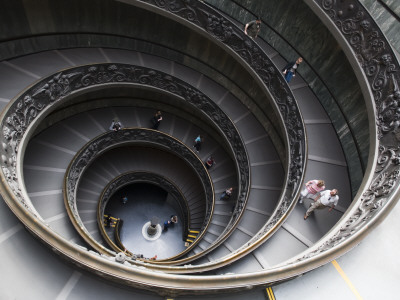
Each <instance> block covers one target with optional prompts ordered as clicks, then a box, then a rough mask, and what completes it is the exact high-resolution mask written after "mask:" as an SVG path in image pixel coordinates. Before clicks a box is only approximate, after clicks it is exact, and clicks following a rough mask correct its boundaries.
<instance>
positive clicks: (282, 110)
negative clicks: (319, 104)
mask: <svg viewBox="0 0 400 300" xmlns="http://www.w3.org/2000/svg"><path fill="white" fill-rule="evenodd" d="M119 1H120V2H125V3H129V4H132V5H136V6H140V7H142V8H144V9H148V10H151V11H156V12H160V13H162V14H164V15H166V16H167V17H169V18H172V19H174V20H176V21H178V22H181V23H184V24H187V23H190V24H191V25H193V26H195V27H193V28H194V30H198V31H199V32H200V33H202V34H205V35H206V36H209V35H211V36H212V37H213V38H214V39H216V40H217V41H218V42H220V43H221V46H222V47H224V49H225V50H226V51H227V52H230V53H231V54H232V55H233V56H237V58H238V60H237V61H238V63H244V64H245V66H246V67H250V68H251V71H252V72H254V77H255V80H256V81H257V82H258V83H259V84H260V86H261V87H262V88H263V89H264V91H265V93H266V94H267V95H269V98H270V99H271V101H272V103H273V104H275V108H276V114H277V115H278V116H280V120H281V121H282V123H283V128H284V132H285V134H286V136H285V143H286V146H287V149H286V150H287V163H288V170H287V172H286V179H285V182H284V185H283V188H282V194H281V197H280V200H279V201H278V204H277V206H276V208H275V210H274V211H273V213H272V214H271V217H270V218H269V220H268V221H267V222H266V224H265V225H264V226H263V227H262V228H261V229H260V230H259V231H258V233H257V234H256V235H255V237H254V238H252V239H251V242H249V243H246V245H244V247H243V248H241V250H240V251H235V253H232V254H231V255H229V257H226V258H224V259H223V260H219V262H217V261H215V262H213V263H214V264H216V265H217V264H219V263H221V264H224V263H226V261H230V262H232V259H239V258H240V257H242V256H243V255H245V253H247V252H249V251H252V250H254V249H255V247H258V246H259V245H261V244H262V243H263V242H264V241H265V240H266V239H268V238H269V237H270V236H271V235H272V234H273V233H274V232H275V231H276V230H277V229H278V228H279V226H280V225H281V224H282V223H283V222H284V220H285V219H286V218H287V216H288V215H289V213H290V212H291V210H292V209H293V208H294V204H295V203H296V199H297V195H298V193H299V189H300V187H301V183H302V181H303V177H304V169H305V164H306V156H307V153H306V152H307V147H306V143H305V128H304V124H303V119H302V117H301V114H300V112H299V109H298V106H297V103H296V101H295V100H294V96H293V94H292V92H291V90H290V88H289V86H288V85H287V83H286V81H285V80H284V78H283V76H282V75H281V72H280V71H279V70H277V68H276V67H275V65H274V63H273V62H272V61H271V60H270V59H269V58H268V56H267V55H266V54H265V53H264V52H263V50H262V49H261V48H260V47H259V46H258V45H257V44H256V43H255V42H254V41H253V40H252V39H251V38H250V37H248V36H247V35H246V34H244V32H243V30H242V29H241V28H238V27H237V26H235V25H234V24H233V23H232V22H231V21H229V20H227V19H226V18H225V17H223V16H222V15H221V14H219V13H218V12H217V11H215V10H214V9H213V8H211V7H209V6H208V5H206V4H204V3H202V2H200V1H186V0H170V1H157V0H142V1H135V0H119ZM242 192H243V190H242ZM241 198H242V195H241V194H240V191H239V199H241ZM243 203H244V202H241V201H238V203H237V205H236V207H235V209H234V213H233V217H232V219H233V220H234V219H235V218H236V219H237V220H239V219H240V218H241V216H242V214H243V211H244V206H243ZM236 224H237V221H236V222H232V221H231V222H230V223H229V224H228V226H227V227H226V228H225V230H224V231H223V233H222V234H221V235H220V237H219V238H217V239H216V240H215V241H214V242H213V244H211V245H210V246H209V247H208V248H207V249H206V250H205V251H203V252H202V254H204V253H208V252H211V251H212V250H213V249H216V248H217V247H218V246H219V245H220V244H221V243H222V242H223V241H224V240H225V238H226V237H227V236H228V235H229V234H230V233H231V232H232V231H233V229H234V228H235V226H236ZM194 257H196V256H194ZM194 257H191V258H188V259H184V260H180V261H178V262H179V263H187V262H189V261H191V260H192V259H193V258H194ZM208 265H209V267H208V268H207V269H209V268H211V265H212V264H208ZM193 268H197V267H193ZM199 268H201V267H199Z"/></svg>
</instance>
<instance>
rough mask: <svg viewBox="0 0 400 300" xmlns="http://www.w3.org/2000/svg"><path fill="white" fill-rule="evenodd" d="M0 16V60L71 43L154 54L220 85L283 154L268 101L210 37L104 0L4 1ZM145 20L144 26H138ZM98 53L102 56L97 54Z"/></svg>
mask: <svg viewBox="0 0 400 300" xmlns="http://www.w3.org/2000/svg"><path fill="white" fill-rule="evenodd" d="M7 11H8V12H10V13H8V12H7ZM0 17H1V18H2V19H3V20H6V22H7V21H9V24H12V27H13V29H12V30H7V29H6V28H4V29H0V37H1V39H0V59H7V58H11V57H17V56H22V55H26V54H30V53H36V52H40V51H44V50H50V49H63V48H74V47H108V48H118V49H129V50H135V51H140V52H143V53H151V54H154V55H159V56H162V57H165V58H166V59H168V60H172V61H175V62H177V63H180V64H183V65H186V66H188V67H191V68H193V69H196V70H198V71H199V72H201V73H203V74H205V75H206V76H209V77H212V78H213V80H214V81H216V82H218V83H219V84H221V85H223V86H224V87H225V88H226V89H228V90H229V91H230V92H231V93H232V94H234V95H235V96H236V97H237V98H238V99H240V100H241V101H242V102H243V103H244V104H245V105H246V106H247V107H249V109H251V110H252V111H253V113H254V114H255V116H256V117H257V118H258V119H259V121H260V123H261V124H263V126H264V127H265V128H266V129H267V131H268V133H269V134H270V136H271V138H272V140H273V142H274V144H275V146H276V148H277V149H281V151H279V153H283V152H284V146H283V144H284V139H282V138H281V136H282V132H283V131H282V129H281V127H280V125H279V124H280V121H279V119H278V118H276V116H275V114H274V113H272V112H273V111H274V107H273V106H271V104H270V100H271V99H268V101H266V95H265V93H264V92H263V91H262V89H261V88H260V87H259V85H258V84H257V83H256V82H255V80H254V78H253V77H252V76H250V75H249V73H248V72H247V71H246V70H245V68H244V67H243V66H241V65H240V64H238V63H237V61H235V59H234V58H233V57H232V56H231V55H227V53H226V52H225V51H224V49H222V48H221V47H218V46H217V45H216V44H215V43H214V41H211V40H210V37H204V36H201V35H200V34H198V33H196V32H195V31H193V30H190V29H189V28H188V27H186V26H182V25H181V24H179V23H177V22H174V21H172V20H170V19H168V18H165V17H163V16H161V15H158V14H155V13H152V12H150V11H147V10H144V9H141V8H139V7H136V6H131V5H127V4H124V3H119V2H117V1H110V0H107V1H99V0H89V1H84V2H82V1H78V0H72V1H54V2H46V3H43V6H41V8H40V9H39V10H38V9H32V7H31V4H30V3H29V2H26V1H16V2H13V3H7V4H6V7H5V9H4V10H2V11H1V12H0ZM15 20H18V22H15ZM148 20H152V21H151V23H149V22H148ZM147 23H149V26H143V24H147ZM177 32H179V37H180V38H179V39H177V38H176V33H177ZM99 57H100V59H102V60H103V59H104V57H103V56H102V55H101V53H99ZM221 58H223V59H221ZM138 63H140V57H139V58H138ZM239 82H240V84H237V83H239ZM284 159H285V157H284V156H282V157H281V160H284Z"/></svg>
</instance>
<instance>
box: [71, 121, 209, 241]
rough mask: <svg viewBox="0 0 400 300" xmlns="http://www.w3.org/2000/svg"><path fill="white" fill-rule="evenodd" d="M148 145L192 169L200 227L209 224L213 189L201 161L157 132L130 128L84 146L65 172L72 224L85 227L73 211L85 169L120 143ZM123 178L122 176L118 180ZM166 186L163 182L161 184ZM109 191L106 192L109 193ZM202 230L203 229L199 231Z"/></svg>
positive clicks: (77, 214) (176, 142)
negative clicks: (200, 203) (200, 198)
mask: <svg viewBox="0 0 400 300" xmlns="http://www.w3.org/2000/svg"><path fill="white" fill-rule="evenodd" d="M133 143H135V144H138V143H139V144H151V145H156V146H158V147H160V148H161V149H166V150H168V151H170V152H172V153H176V154H177V155H179V157H181V158H182V159H183V160H185V161H186V162H187V163H188V164H189V165H190V166H191V167H192V168H193V169H194V170H196V172H197V174H198V176H199V178H200V180H201V183H202V185H203V189H204V192H205V204H206V214H205V219H204V224H203V227H205V226H206V224H207V223H208V222H209V219H210V217H211V212H212V208H213V205H214V203H213V199H214V190H213V188H212V184H211V182H210V177H209V176H208V173H207V171H206V169H205V167H204V164H203V162H202V161H201V160H200V159H199V158H198V157H197V156H196V155H195V154H194V153H193V152H192V151H190V150H189V149H188V148H187V147H186V146H185V145H184V144H182V143H181V142H179V141H177V140H176V139H174V138H172V137H170V136H168V135H165V134H164V133H161V132H159V131H154V130H149V129H143V128H132V129H123V130H119V131H117V132H113V131H112V132H109V133H105V134H102V135H100V136H99V137H97V138H95V139H94V140H92V141H91V142H90V143H89V144H88V145H86V146H85V147H84V148H83V149H82V150H81V151H80V152H79V153H78V154H77V155H76V156H75V157H74V159H73V160H72V162H71V165H70V167H69V168H68V172H67V174H66V187H65V189H66V195H67V202H68V206H69V208H70V211H71V213H72V215H73V218H74V220H72V221H74V222H75V223H76V224H77V225H79V226H80V227H81V228H84V227H85V225H84V224H83V222H82V221H81V219H80V217H79V212H78V210H77V208H76V193H77V189H78V185H79V181H80V178H81V176H82V174H83V172H84V171H85V169H86V167H87V166H89V165H90V164H91V163H92V162H93V161H94V160H95V159H96V158H97V157H98V156H99V155H100V154H101V153H103V152H104V151H106V150H107V149H110V148H112V147H116V146H118V145H122V144H133ZM121 178H124V179H126V177H123V176H122V177H121ZM165 183H166V182H165ZM109 191H110V190H109ZM202 229H203V228H202ZM83 230H84V231H85V232H86V234H87V235H90V234H89V232H88V231H87V230H86V229H83Z"/></svg>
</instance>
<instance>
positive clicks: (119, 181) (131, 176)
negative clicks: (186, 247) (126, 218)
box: [100, 171, 190, 236]
mask: <svg viewBox="0 0 400 300" xmlns="http://www.w3.org/2000/svg"><path fill="white" fill-rule="evenodd" d="M135 182H151V183H153V184H155V185H158V186H160V187H162V188H163V189H164V190H165V191H166V192H168V194H169V195H170V196H171V197H172V198H173V199H174V200H175V201H176V202H177V203H178V205H179V208H180V210H181V216H180V217H181V219H182V221H181V222H182V224H183V234H184V235H185V236H186V233H187V232H188V228H189V215H190V212H189V207H188V204H187V201H186V200H185V199H184V196H183V195H182V194H181V192H180V190H179V189H178V187H177V186H175V184H174V183H172V182H171V181H169V180H168V179H167V178H165V177H163V176H161V175H158V174H155V173H149V172H139V171H138V172H129V173H126V174H123V175H121V176H118V177H117V178H115V179H114V180H112V181H111V182H110V183H109V184H108V185H107V186H106V188H105V189H104V191H103V193H102V198H101V199H100V215H101V216H102V215H104V209H105V207H106V205H107V203H108V201H109V200H110V198H111V197H112V195H114V194H115V192H116V191H117V190H119V189H121V188H122V187H124V186H126V185H129V184H132V183H135Z"/></svg>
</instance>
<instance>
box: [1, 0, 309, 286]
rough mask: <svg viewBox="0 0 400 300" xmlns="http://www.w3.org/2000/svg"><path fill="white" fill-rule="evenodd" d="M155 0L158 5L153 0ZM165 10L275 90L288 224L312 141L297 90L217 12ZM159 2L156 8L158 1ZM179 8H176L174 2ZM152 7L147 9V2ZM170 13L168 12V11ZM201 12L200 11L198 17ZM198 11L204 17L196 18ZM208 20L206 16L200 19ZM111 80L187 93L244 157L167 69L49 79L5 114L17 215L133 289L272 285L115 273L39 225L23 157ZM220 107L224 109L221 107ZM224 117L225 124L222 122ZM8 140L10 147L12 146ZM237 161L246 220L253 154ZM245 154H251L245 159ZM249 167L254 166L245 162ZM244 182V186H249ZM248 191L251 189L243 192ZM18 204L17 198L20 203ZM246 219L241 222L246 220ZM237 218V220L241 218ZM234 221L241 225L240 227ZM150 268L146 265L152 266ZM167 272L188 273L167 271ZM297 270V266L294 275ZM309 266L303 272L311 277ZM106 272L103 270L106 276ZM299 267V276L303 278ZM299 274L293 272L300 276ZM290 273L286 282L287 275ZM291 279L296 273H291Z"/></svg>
mask: <svg viewBox="0 0 400 300" xmlns="http://www.w3.org/2000/svg"><path fill="white" fill-rule="evenodd" d="M152 2H154V1H152ZM157 2H159V4H160V5H165V4H167V5H169V6H168V7H167V8H168V9H167V10H170V11H172V12H173V13H174V14H176V16H177V18H179V19H180V20H181V21H182V22H187V21H189V22H191V23H192V24H193V25H194V26H197V27H198V28H199V29H201V28H203V30H204V32H205V34H207V35H211V36H212V37H213V38H215V39H216V40H217V41H218V42H219V43H221V45H224V47H226V48H225V49H226V50H227V51H228V52H230V53H231V54H234V53H236V54H237V55H238V61H245V62H246V63H247V66H251V67H252V69H253V71H254V74H255V76H256V77H255V78H256V79H257V81H258V82H259V83H260V85H261V86H262V87H263V88H265V90H266V92H267V93H270V94H271V95H272V97H273V98H274V99H275V101H276V103H275V104H276V107H277V111H279V112H280V116H281V117H282V120H283V123H284V124H285V125H286V128H287V130H288V131H287V136H286V143H287V148H288V163H289V170H288V175H287V178H286V181H285V191H284V195H283V196H282V198H281V201H280V203H279V206H278V207H279V209H277V210H276V211H275V212H274V215H273V217H272V218H271V220H274V222H275V221H276V220H282V219H284V218H285V217H286V215H287V213H288V212H289V211H290V209H291V207H293V204H294V201H295V196H296V194H297V191H298V188H299V186H300V184H301V181H302V178H303V167H304V162H305V155H306V154H305V143H304V129H303V124H302V121H301V117H300V115H299V112H298V110H297V106H296V104H295V102H294V98H293V96H292V94H291V93H290V90H289V88H288V86H287V85H286V83H285V82H284V81H283V78H282V77H281V76H278V74H279V70H276V69H275V68H274V67H273V64H272V63H271V62H270V60H269V59H268V58H267V57H266V56H265V55H264V54H263V53H262V51H260V49H259V48H258V46H257V45H256V44H255V43H253V42H251V40H250V39H249V38H247V37H246V36H245V35H244V34H243V33H242V32H241V31H240V30H239V29H238V28H235V27H234V26H233V25H232V24H231V23H230V22H229V21H227V20H226V19H224V18H223V17H222V16H221V15H219V14H217V13H215V12H214V11H212V10H211V9H210V8H208V7H207V6H205V5H204V4H202V3H200V2H198V1H157ZM153 4H154V3H153ZM171 4H173V5H171ZM145 5H147V4H145ZM162 9H164V8H162ZM193 13H194V14H193ZM196 13H197V15H196ZM199 16H200V18H198V17H199ZM104 83H108V84H111V83H118V84H122V83H138V84H144V85H149V86H154V87H157V88H159V89H161V90H164V91H167V92H171V93H174V94H177V95H179V96H180V97H182V98H183V99H185V100H186V101H188V102H189V103H190V104H192V105H194V106H196V107H198V108H199V109H200V110H201V111H202V112H204V113H205V114H209V116H210V118H211V119H212V120H213V122H215V123H216V124H217V125H218V126H220V128H221V131H222V132H223V133H224V136H225V137H229V139H230V140H231V145H232V148H233V150H232V152H233V153H234V154H237V153H236V151H237V150H236V149H235V146H236V145H237V144H241V139H240V137H239V136H238V135H236V133H232V134H231V132H230V129H231V125H230V123H229V122H228V120H227V117H226V116H224V115H222V116H221V115H220V114H219V111H218V110H217V112H215V106H216V105H215V106H213V104H211V101H208V99H207V97H205V96H204V95H202V94H201V93H200V92H198V91H195V90H193V89H192V88H187V85H184V83H182V85H183V86H182V85H181V83H179V84H176V83H175V82H172V80H171V77H170V76H167V75H165V74H162V73H161V72H157V71H154V70H150V71H149V70H148V69H146V68H142V67H132V66H127V65H100V66H92V67H87V69H86V67H80V68H75V69H72V70H69V71H65V72H61V73H59V74H57V75H55V76H54V77H52V78H48V79H47V80H44V81H42V82H40V83H39V84H37V85H35V86H34V87H33V88H32V89H30V90H29V91H27V92H25V93H23V94H22V95H21V96H20V97H19V98H18V99H16V101H14V102H13V103H12V104H11V105H10V106H9V107H8V110H7V111H5V112H4V113H3V118H2V129H3V137H2V140H3V147H2V149H1V155H2V161H3V164H4V165H3V166H2V170H3V173H2V174H1V175H2V179H3V182H6V183H7V184H6V185H4V186H2V190H3V195H4V197H5V198H6V200H7V202H8V203H9V204H10V206H12V208H13V210H14V211H18V213H17V215H18V216H19V217H20V218H21V220H22V221H23V222H24V223H25V224H26V225H27V226H28V227H29V228H31V229H33V231H34V232H35V233H36V234H37V235H38V236H39V237H40V238H41V239H43V240H44V241H45V242H46V243H49V244H50V245H51V246H52V247H54V250H55V251H58V252H60V253H63V254H64V255H65V256H66V257H68V258H71V260H73V261H74V262H75V263H76V264H80V265H82V266H85V267H86V268H87V269H92V270H96V271H97V272H99V270H101V271H103V272H102V273H101V274H102V275H103V276H105V277H108V276H109V277H111V278H114V276H115V277H118V278H119V279H120V281H121V282H125V283H126V284H131V285H132V284H135V285H137V286H141V287H145V288H152V289H157V290H158V291H160V292H162V290H163V289H171V290H173V291H178V290H187V289H195V290H206V289H213V290H214V291H215V290H218V289H227V288H226V284H227V282H228V281H229V288H231V289H239V288H245V287H247V286H248V285H257V284H264V283H266V282H268V281H269V277H268V276H267V275H268V271H265V272H259V273H256V274H245V275H243V276H241V275H224V276H223V278H221V277H218V276H210V277H206V278H205V277H202V278H201V279H198V280H195V278H196V277H194V276H181V277H177V276H173V275H168V274H163V273H158V272H157V273H155V272H149V271H147V270H143V269H140V270H139V269H137V268H132V267H130V266H125V265H121V266H120V267H119V268H115V263H114V262H111V261H109V260H107V259H103V258H102V257H100V256H99V255H97V254H95V253H92V252H88V251H86V250H84V249H81V248H78V247H77V246H74V245H71V244H70V243H68V242H67V241H65V240H64V239H62V238H60V237H58V236H57V235H56V234H55V233H54V232H53V231H51V230H49V228H47V227H46V225H45V224H44V223H43V222H37V219H35V218H32V216H36V217H37V218H38V219H40V217H39V216H37V215H36V212H35V211H34V208H33V206H32V205H31V203H30V201H29V198H28V196H27V194H26V191H25V190H24V189H23V187H22V186H23V184H22V179H21V174H22V172H21V168H22V167H21V164H20V162H21V161H22V160H21V158H22V157H21V156H23V152H24V147H25V145H26V142H27V140H28V139H29V137H30V134H31V129H34V127H35V126H36V123H38V122H40V120H41V119H43V118H44V117H45V115H46V114H47V113H49V112H50V111H51V109H50V108H51V107H52V106H56V104H57V102H62V101H60V100H63V99H64V98H67V97H68V96H69V95H71V94H72V93H74V92H78V91H79V90H83V89H86V88H89V87H93V86H96V85H102V84H104ZM217 108H218V107H217ZM221 117H222V121H221ZM7 143H8V144H7ZM240 154H241V155H239V156H236V155H235V157H236V159H238V158H239V159H240V160H239V161H238V165H239V168H238V170H239V172H238V173H239V174H240V185H241V187H240V189H239V191H240V193H239V201H238V204H237V207H236V213H235V216H237V215H238V213H237V209H238V208H242V207H243V206H244V205H245V199H247V195H246V193H247V192H246V191H247V190H248V189H247V188H248V183H247V186H245V185H246V184H243V182H245V180H243V178H242V176H246V174H248V171H249V169H248V163H247V156H245V154H243V153H240ZM244 156H245V157H244ZM244 162H246V163H244ZM242 185H244V186H242ZM243 187H246V189H243ZM14 200H17V202H15V201H14ZM238 219H239V218H238ZM238 219H237V220H238ZM232 224H234V223H232ZM144 265H145V266H147V265H146V264H144ZM165 269H166V270H171V271H172V270H174V269H179V270H180V271H181V272H182V270H183V268H177V267H165ZM292 269H293V267H292V268H291V269H290V270H292ZM304 270H306V268H303V269H301V270H300V272H303V271H304ZM101 271H100V272H101ZM298 271H299V269H297V273H296V274H299V272H298ZM282 274H283V272H281V271H276V270H275V273H274V275H273V280H281V279H283V278H287V277H288V273H286V274H284V275H283V277H282ZM294 275H295V274H292V276H294ZM285 276H286V277H285ZM289 277H290V276H289Z"/></svg>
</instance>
